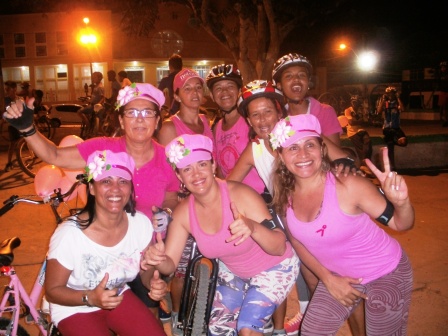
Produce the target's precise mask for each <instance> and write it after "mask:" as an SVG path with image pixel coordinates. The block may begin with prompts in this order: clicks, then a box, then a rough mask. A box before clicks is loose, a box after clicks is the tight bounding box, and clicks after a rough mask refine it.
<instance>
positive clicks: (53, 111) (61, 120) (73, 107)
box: [47, 103, 83, 127]
mask: <svg viewBox="0 0 448 336" xmlns="http://www.w3.org/2000/svg"><path fill="white" fill-rule="evenodd" d="M82 107H83V105H80V104H76V103H67V104H52V105H51V106H50V108H49V110H48V111H47V115H48V118H50V120H52V126H53V127H59V126H61V125H69V124H80V123H81V120H80V119H79V116H78V114H77V113H76V112H78V110H79V109H81V108H82Z"/></svg>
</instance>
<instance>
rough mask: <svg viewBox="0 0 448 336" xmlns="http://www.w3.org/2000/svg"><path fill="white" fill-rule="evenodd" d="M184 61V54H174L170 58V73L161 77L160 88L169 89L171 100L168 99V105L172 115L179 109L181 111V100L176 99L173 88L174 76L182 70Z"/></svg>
mask: <svg viewBox="0 0 448 336" xmlns="http://www.w3.org/2000/svg"><path fill="white" fill-rule="evenodd" d="M182 67H183V62H182V56H180V55H178V54H173V55H171V57H170V58H169V60H168V68H169V72H170V73H169V75H168V76H165V77H163V78H162V79H161V81H160V83H159V86H158V89H159V90H160V91H165V90H168V98H169V100H167V101H166V104H167V106H169V107H170V108H169V112H170V115H173V114H175V113H176V112H177V111H179V102H178V101H177V100H176V99H174V90H173V83H174V77H175V76H176V75H177V74H178V73H179V71H181V70H182Z"/></svg>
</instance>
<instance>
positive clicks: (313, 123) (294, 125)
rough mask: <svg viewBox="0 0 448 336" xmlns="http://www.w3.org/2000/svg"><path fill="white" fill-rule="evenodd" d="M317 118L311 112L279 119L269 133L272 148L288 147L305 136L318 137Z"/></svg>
mask: <svg viewBox="0 0 448 336" xmlns="http://www.w3.org/2000/svg"><path fill="white" fill-rule="evenodd" d="M320 133H321V128H320V123H319V120H318V119H317V118H316V117H315V116H314V115H312V114H299V115H296V116H288V117H286V118H285V119H281V120H280V121H279V122H277V124H276V125H275V127H274V129H273V130H272V133H271V134H269V137H270V141H271V145H272V148H273V149H277V148H278V147H283V148H286V147H289V146H291V145H292V144H293V143H296V142H297V141H299V140H300V139H303V138H305V137H310V136H312V137H320Z"/></svg>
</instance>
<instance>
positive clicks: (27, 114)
mask: <svg viewBox="0 0 448 336" xmlns="http://www.w3.org/2000/svg"><path fill="white" fill-rule="evenodd" d="M4 119H5V120H6V121H7V122H8V123H9V124H10V125H11V126H13V127H14V128H15V129H17V130H19V131H21V130H24V129H26V128H28V127H30V126H31V125H32V124H33V122H34V109H30V108H28V107H27V106H26V104H23V112H22V116H21V117H19V118H4Z"/></svg>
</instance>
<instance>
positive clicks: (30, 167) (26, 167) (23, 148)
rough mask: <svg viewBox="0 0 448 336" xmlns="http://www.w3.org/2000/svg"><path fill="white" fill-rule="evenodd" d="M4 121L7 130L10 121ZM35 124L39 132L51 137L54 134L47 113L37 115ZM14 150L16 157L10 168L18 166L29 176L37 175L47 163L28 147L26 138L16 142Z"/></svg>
mask: <svg viewBox="0 0 448 336" xmlns="http://www.w3.org/2000/svg"><path fill="white" fill-rule="evenodd" d="M2 122H3V123H4V124H6V125H3V124H2V127H5V126H6V130H7V129H8V122H7V121H6V120H2ZM34 124H35V125H36V128H37V129H38V130H39V132H41V133H42V134H43V135H44V136H45V137H46V138H48V139H51V138H52V136H53V135H54V130H55V129H54V128H53V127H52V126H51V122H50V120H49V119H48V117H47V116H46V115H42V116H38V115H35V117H34ZM8 141H9V136H8ZM13 151H14V155H15V158H14V159H13V160H12V162H11V166H10V168H14V167H15V166H18V167H19V168H20V169H21V170H22V171H23V172H24V173H25V174H27V175H28V176H29V177H35V176H36V173H37V172H38V171H39V169H40V168H41V167H42V166H44V165H46V163H45V162H44V161H42V160H41V159H40V158H39V157H37V155H36V154H35V153H34V151H33V150H32V149H31V148H30V147H28V144H27V142H26V141H25V139H24V138H21V139H19V140H17V141H16V142H15V144H14V149H13Z"/></svg>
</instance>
